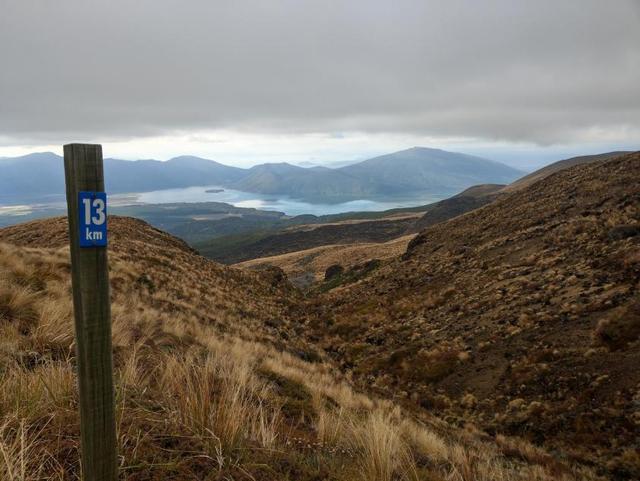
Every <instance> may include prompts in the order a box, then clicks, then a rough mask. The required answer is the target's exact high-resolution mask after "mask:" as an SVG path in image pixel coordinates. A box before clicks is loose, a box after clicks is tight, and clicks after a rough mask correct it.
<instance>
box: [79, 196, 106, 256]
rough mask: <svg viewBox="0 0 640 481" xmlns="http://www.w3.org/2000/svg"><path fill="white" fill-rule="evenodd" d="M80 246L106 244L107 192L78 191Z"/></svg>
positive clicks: (104, 245)
mask: <svg viewBox="0 0 640 481" xmlns="http://www.w3.org/2000/svg"><path fill="white" fill-rule="evenodd" d="M78 228H79V230H80V232H79V233H80V247H106V246H107V194H106V193H105V192H78Z"/></svg>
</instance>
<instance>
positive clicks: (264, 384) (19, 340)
mask: <svg viewBox="0 0 640 481" xmlns="http://www.w3.org/2000/svg"><path fill="white" fill-rule="evenodd" d="M109 222H110V224H109V228H110V247H109V249H110V277H111V291H112V304H113V309H112V311H113V337H114V339H113V340H114V363H115V378H116V406H117V433H118V449H119V472H120V478H121V479H123V480H135V481H141V480H165V479H171V480H185V481H186V480H223V479H226V480H231V479H233V480H265V481H266V480H274V481H275V480H278V481H280V480H291V481H294V480H295V481H305V480H308V481H312V480H313V481H317V480H334V481H347V480H349V481H351V480H358V479H359V480H362V481H391V480H400V479H404V480H429V481H434V480H439V481H445V480H460V481H462V480H471V479H473V480H478V481H480V480H482V481H490V480H491V481H495V480H522V481H525V480H527V481H529V480H540V481H551V480H556V479H566V480H576V481H577V480H595V479H599V478H597V477H596V476H595V475H594V474H593V473H592V472H590V471H589V470H588V469H586V468H584V467H582V468H576V467H574V466H572V464H571V463H570V462H569V461H557V460H555V459H554V458H553V457H552V456H551V455H550V454H548V453H546V452H545V451H543V450H541V449H540V448H536V447H534V446H532V445H530V444H528V443H527V442H524V441H522V440H519V439H515V438H509V437H504V436H498V437H496V438H495V439H494V438H492V437H490V436H487V435H486V434H483V433H481V432H478V431H477V430H475V429H474V428H473V427H468V428H466V429H457V428H455V427H452V426H449V425H447V424H446V423H444V422H442V421H439V420H438V419H436V418H434V417H432V416H430V415H429V414H428V412H426V411H424V410H421V409H415V410H412V411H407V410H406V409H402V408H401V407H400V406H399V405H397V404H394V403H392V402H390V401H384V400H381V399H378V398H376V397H374V396H372V395H370V394H368V393H363V392H356V391H355V390H354V389H353V387H352V385H351V383H350V381H349V377H348V376H347V375H345V374H342V373H340V371H339V370H337V369H336V368H335V366H334V365H333V364H332V363H329V362H327V361H323V358H322V356H320V355H319V354H318V353H316V351H315V349H314V348H313V346H310V345H308V344H306V343H305V342H304V340H303V339H302V338H303V337H305V336H302V335H301V334H302V332H301V325H300V322H299V320H298V318H297V317H296V316H295V315H292V313H293V312H294V311H295V310H296V309H297V308H299V307H300V306H301V300H300V298H299V296H298V294H297V293H296V291H294V290H292V289H291V288H290V286H289V285H288V284H287V283H286V282H285V281H284V280H283V278H282V277H281V276H279V275H278V274H277V273H274V272H271V273H268V272H267V273H264V274H259V273H254V272H245V271H241V270H238V269H233V268H227V267H223V266H220V265H217V264H215V263H213V262H211V261H208V260H206V259H204V258H202V257H200V256H198V255H196V254H195V253H194V252H193V251H192V250H191V249H189V248H188V247H187V246H186V245H185V244H184V243H183V242H182V241H179V240H177V239H175V238H173V237H171V236H169V235H167V234H164V233H162V232H160V231H158V230H156V229H153V228H151V227H150V226H148V225H147V224H145V223H143V222H140V221H136V220H133V219H127V218H117V217H112V218H110V220H109ZM66 228H67V227H66V223H65V221H64V219H55V220H48V221H39V222H34V223H31V224H24V225H21V226H17V227H12V228H5V229H1V230H0V339H1V341H0V479H3V480H11V481H14V480H20V481H35V480H48V481H54V480H55V481H61V480H75V479H78V476H79V474H80V473H79V454H80V453H79V425H78V416H77V409H78V399H77V390H76V372H75V354H74V348H73V332H72V307H71V293H70V279H69V271H70V266H69V256H68V248H67V247H66V246H67V240H66Z"/></svg>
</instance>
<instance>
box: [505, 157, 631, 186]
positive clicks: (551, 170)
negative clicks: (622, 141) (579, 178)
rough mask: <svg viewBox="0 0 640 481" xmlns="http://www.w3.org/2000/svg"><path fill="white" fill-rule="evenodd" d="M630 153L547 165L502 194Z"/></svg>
mask: <svg viewBox="0 0 640 481" xmlns="http://www.w3.org/2000/svg"><path fill="white" fill-rule="evenodd" d="M630 153H631V152H625V151H618V152H607V153H604V154H596V155H581V156H579V157H571V158H570V159H564V160H559V161H558V162H554V163H552V164H550V165H546V166H544V167H542V168H541V169H538V170H536V171H535V172H532V173H530V174H529V175H525V176H524V177H522V178H520V179H518V180H516V181H515V182H512V183H511V184H509V185H507V186H505V187H504V188H503V189H502V192H514V191H516V190H520V189H524V188H525V187H528V186H530V185H531V184H533V183H535V182H537V181H539V180H542V179H544V178H545V177H548V176H550V175H551V174H555V173H556V172H560V171H561V170H564V169H568V168H569V167H573V166H575V165H583V164H590V163H591V162H598V161H600V160H609V159H613V158H615V157H619V156H621V155H625V154H630Z"/></svg>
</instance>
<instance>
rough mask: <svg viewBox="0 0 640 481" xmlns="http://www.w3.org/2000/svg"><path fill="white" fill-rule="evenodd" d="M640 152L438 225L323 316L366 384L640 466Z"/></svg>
mask: <svg viewBox="0 0 640 481" xmlns="http://www.w3.org/2000/svg"><path fill="white" fill-rule="evenodd" d="M639 279H640V153H634V154H630V155H626V156H623V157H618V158H616V159H613V160H609V161H600V162H595V163H590V164H587V165H582V166H576V167H572V168H569V169H566V170H563V171H561V172H558V173H555V174H552V175H550V176H548V177H546V178H544V179H542V180H541V181H538V182H537V183H534V184H533V185H531V186H529V187H527V188H525V189H523V190H520V191H517V192H514V193H512V194H509V195H506V196H501V197H500V198H498V199H497V200H496V201H494V202H493V203H492V204H489V205H487V206H485V207H482V208H480V209H477V210H474V211H472V212H469V213H467V214H464V215H462V216H459V217H456V218H454V219H451V220H449V221H447V222H444V223H441V224H437V225H435V226H432V227H430V228H428V229H426V230H425V231H423V232H422V233H421V234H420V235H419V236H417V237H416V238H415V239H414V240H413V241H412V242H411V243H410V244H409V247H408V250H407V252H406V254H405V255H404V256H403V257H402V258H399V259H397V260H396V261H394V262H391V263H389V264H387V265H385V266H382V267H381V268H380V269H378V270H376V271H375V272H374V273H373V274H372V275H371V276H370V277H368V278H366V279H364V280H362V281H360V282H358V283H356V284H353V285H350V286H345V287H344V288H342V289H340V290H339V291H337V292H335V293H329V294H327V295H325V296H321V297H319V298H318V299H315V300H312V301H311V302H310V306H309V307H308V308H307V309H308V310H309V312H311V314H309V316H308V320H309V327H310V330H311V332H313V336H314V337H315V338H316V339H318V340H319V342H321V343H322V344H323V345H324V347H325V349H326V351H327V352H329V353H331V354H332V355H333V357H334V358H335V359H336V360H338V361H339V362H341V363H342V365H343V366H344V368H346V369H349V370H352V371H353V373H354V374H355V375H356V376H357V377H358V379H360V382H361V384H362V386H367V388H369V389H374V390H376V391H377V392H382V393H386V394H387V395H390V396H395V397H396V398H403V399H406V402H407V403H408V404H413V405H419V406H423V407H425V408H427V409H429V410H434V411H436V412H439V413H441V414H442V415H443V416H446V417H447V418H448V419H450V420H451V421H452V422H459V423H464V422H467V421H470V420H472V421H473V422H474V423H476V424H477V425H479V426H482V427H483V428H484V429H486V430H487V431H488V432H490V433H506V434H509V435H518V436H523V437H526V438H528V439H530V440H532V441H533V442H535V443H539V444H544V445H546V446H548V447H551V448H553V449H556V450H559V452H560V453H563V454H564V455H565V456H568V457H569V458H571V459H579V460H581V461H583V462H585V463H593V464H594V465H595V466H598V468H599V469H600V470H601V471H602V472H606V473H608V474H609V475H610V476H612V477H613V478H614V479H637V478H638V477H639V476H640V453H639V452H638V442H639V438H638V434H639V433H640V404H639V400H640V369H638V366H640V341H639V340H638V336H639V334H640V295H639V287H640V286H639Z"/></svg>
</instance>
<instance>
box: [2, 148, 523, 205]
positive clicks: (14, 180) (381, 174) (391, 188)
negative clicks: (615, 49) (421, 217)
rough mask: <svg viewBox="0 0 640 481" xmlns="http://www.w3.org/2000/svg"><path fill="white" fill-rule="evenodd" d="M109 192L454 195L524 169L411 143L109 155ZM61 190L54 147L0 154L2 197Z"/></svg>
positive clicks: (25, 198) (326, 198) (316, 198)
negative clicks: (237, 162)
mask: <svg viewBox="0 0 640 481" xmlns="http://www.w3.org/2000/svg"><path fill="white" fill-rule="evenodd" d="M104 165H105V182H106V188H107V191H108V192H110V193H128V192H148V191H152V190H161V189H170V188H180V187H190V186H205V185H216V186H222V187H225V188H229V189H236V190H241V191H245V192H254V193H260V194H273V195H283V196H284V195H286V196H290V197H293V198H300V199H304V200H308V201H313V202H341V201H347V200H353V199H363V198H366V199H376V198H381V197H389V196H394V195H399V194H404V195H406V194H409V193H429V194H437V195H450V194H453V193H455V192H459V191H460V190H463V189H465V188H467V187H470V186H472V185H475V184H484V183H500V184H505V183H509V182H511V181H513V180H515V179H516V178H518V177H520V176H521V175H522V174H523V172H521V171H519V170H517V169H514V168H512V167H509V166H507V165H504V164H501V163H499V162H494V161H491V160H487V159H483V158H480V157H474V156H471V155H466V154H459V153H454V152H447V151H444V150H439V149H428V148H424V147H414V148H411V149H408V150H403V151H400V152H395V153H393V154H388V155H382V156H380V157H375V158H373V159H369V160H365V161H363V162H359V163H356V164H351V165H347V166H344V167H340V168H327V167H311V168H304V167H298V166H294V165H291V164H287V163H277V164H262V165H257V166H255V167H252V168H250V169H242V168H238V167H230V166H227V165H223V164H220V163H218V162H214V161H212V160H207V159H202V158H199V157H191V156H182V157H176V158H173V159H171V160H168V161H166V162H162V161H157V160H137V161H127V160H119V159H105V164H104ZM63 193H64V173H63V162H62V158H61V157H60V156H58V155H55V154H53V153H50V152H45V153H36V154H29V155H25V156H22V157H13V158H3V159H0V203H18V202H43V201H47V200H48V199H51V198H54V197H57V196H61V195H62V194H63Z"/></svg>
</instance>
